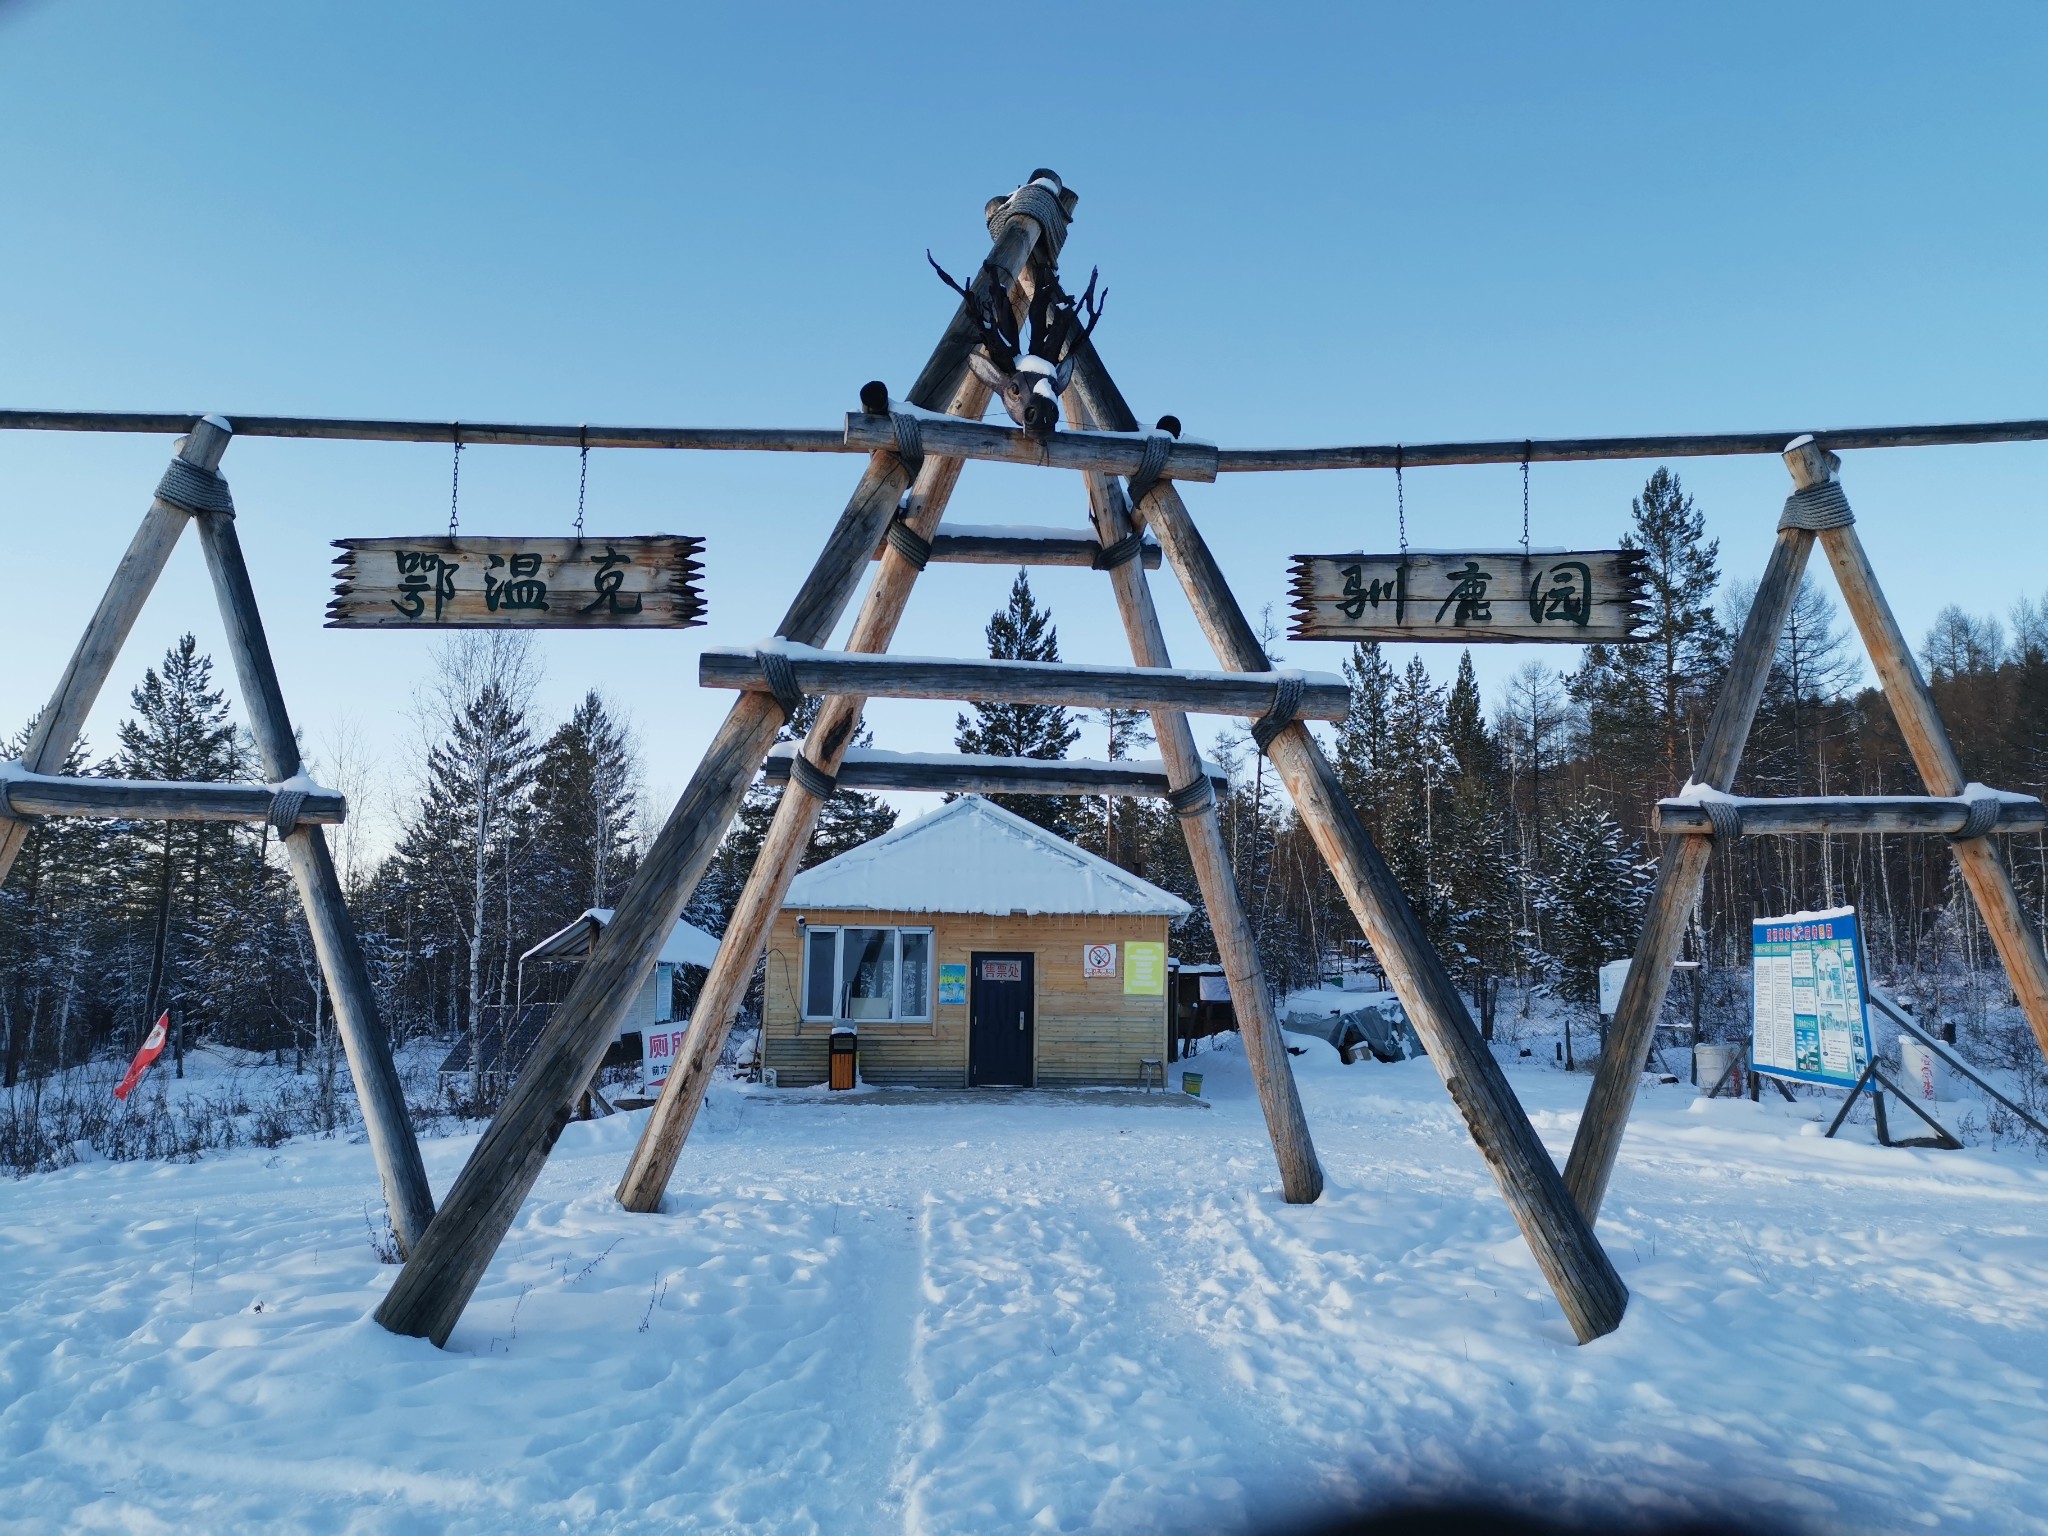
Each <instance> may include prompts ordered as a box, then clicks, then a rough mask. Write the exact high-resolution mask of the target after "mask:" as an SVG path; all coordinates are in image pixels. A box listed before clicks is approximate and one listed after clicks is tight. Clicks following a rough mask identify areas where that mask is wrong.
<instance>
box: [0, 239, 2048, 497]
mask: <svg viewBox="0 0 2048 1536" xmlns="http://www.w3.org/2000/svg"><path fill="white" fill-rule="evenodd" d="M1012 239H1013V241H1014V242H1016V243H1017V244H1022V243H1023V235H1022V232H1021V229H1015V228H1013V230H1012ZM1015 278H1016V273H1015V271H1014V270H1012V271H1011V274H1010V281H1012V282H1014V281H1015ZM963 334H964V336H965V340H966V343H967V345H968V346H970V347H971V346H972V344H973V342H974V340H975V336H974V332H973V327H972V325H971V323H970V324H969V325H967V326H966V328H965V330H964V332H963ZM965 358H966V353H965V351H964V350H963V351H962V352H961V353H960V354H959V359H958V367H959V368H961V369H964V368H965V367H966V361H965ZM923 382H924V381H922V380H920V385H922V384H923ZM958 382H959V380H958V377H957V375H952V376H949V380H948V382H947V384H946V387H944V388H937V387H934V388H931V389H925V388H922V387H920V388H917V389H913V390H912V391H911V394H910V397H909V398H911V399H913V400H921V401H933V400H936V401H941V402H943V401H944V400H946V399H949V398H950V397H951V394H952V389H953V388H954V387H955V386H957V384H958ZM936 408H937V407H936V406H934V407H932V409H936ZM193 418H194V413H193V412H190V411H42V410H0V431H23V432H165V433H174V432H182V431H184V430H185V429H186V427H187V426H189V425H190V424H191V422H192V420H193ZM234 423H235V433H236V435H237V436H239V437H284V438H315V439H323V440H327V441H343V442H373V443H454V442H462V443H491V444H506V445H516V446H523V447H537V448H575V447H579V446H583V445H585V444H587V445H588V446H589V447H592V448H669V449H682V450H685V451H706V452H772V453H861V452H866V451H868V450H866V449H863V448H861V447H858V446H856V445H854V444H852V443H849V442H847V440H846V433H845V429H844V428H841V427H605V426H572V425H555V426H541V425H525V424H520V423H517V422H502V421H390V420H379V419H375V418H370V417H352V416H258V415H255V414H253V413H250V414H243V413H241V412H237V413H235V415H234ZM1793 435H1794V434H1793V433H1791V432H1787V431H1782V430H1781V431H1775V432H1690V433H1667V434H1665V435H1662V436H1655V437H1569V438H1542V437H1539V438H1533V439H1526V440H1525V439H1523V438H1508V439H1504V440H1496V441H1492V442H1470V443H1363V444H1354V445H1347V446H1337V447H1326V448H1224V449H1221V450H1219V452H1218V456H1217V466H1216V467H1217V469H1218V471H1219V472H1220V473H1222V474H1246V473H1263V472H1271V471H1287V470H1318V469H1392V468H1393V467H1394V466H1395V465H1396V464H1401V465H1404V466H1406V467H1407V468H1409V469H1422V468H1426V467H1429V466H1432V465H1456V464H1519V463H1521V462H1522V461H1523V459H1524V458H1526V459H1527V460H1528V461H1529V462H1530V463H1532V464H1561V463H1566V464H1568V463H1585V462H1590V461H1595V460H1603V459H1681V458H1712V457H1719V456H1725V455H1730V454H1767V453H1777V452H1778V451H1779V450H1780V449H1781V448H1783V446H1784V444H1785V443H1786V442H1787V441H1788V440H1789V439H1790V438H1791V437H1792V436H1793ZM1821 436H1822V437H1824V438H1825V439H1826V440H1827V441H1828V442H1830V443H1832V444H1834V445H1835V447H1837V448H1842V449H1850V448H1926V447H1938V446H1943V445H1948V446H1957V445H1970V444H1978V443H2033V442H2040V441H2042V440H2044V439H2048V420H2043V419H2039V418H2036V419H2032V420H2023V421H1965V422H1949V423H1942V424H1935V425H1928V426H1903V427H1839V428H1836V429H1834V430H1833V431H1829V432H1824V433H1822V434H1821Z"/></svg>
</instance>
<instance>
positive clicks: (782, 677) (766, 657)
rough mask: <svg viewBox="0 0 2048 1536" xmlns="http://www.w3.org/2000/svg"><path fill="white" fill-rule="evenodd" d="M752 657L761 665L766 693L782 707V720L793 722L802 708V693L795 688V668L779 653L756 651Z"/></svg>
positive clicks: (786, 657) (799, 689) (785, 656)
mask: <svg viewBox="0 0 2048 1536" xmlns="http://www.w3.org/2000/svg"><path fill="white" fill-rule="evenodd" d="M754 656H755V659H757V660H758V661H759V662H760V663H761V675H762V676H763V677H764V678H766V679H767V680H768V691H769V692H770V693H771V694H773V695H774V696H775V702H776V703H777V704H779V705H781V706H782V717H783V719H785V720H794V719H795V718H796V717H797V712H798V711H799V710H801V709H802V708H803V707H804V691H803V689H802V688H800V687H798V686H797V681H796V668H795V667H794V666H792V665H791V664H790V660H789V657H788V656H787V655H785V654H784V653H783V652H781V651H777V650H758V651H756V652H754Z"/></svg>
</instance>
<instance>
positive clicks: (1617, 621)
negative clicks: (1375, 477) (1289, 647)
mask: <svg viewBox="0 0 2048 1536" xmlns="http://www.w3.org/2000/svg"><path fill="white" fill-rule="evenodd" d="M1289 586H1290V590H1291V593H1292V601H1293V606H1294V627H1293V629H1291V630H1290V631H1289V635H1290V636H1291V638H1293V639H1296V640H1455V641H1459V642H1463V643H1470V642H1473V641H1488V640H1499V641H1513V642H1516V643H1521V644H1526V643H1528V642H1530V641H1535V642H1538V643H1543V642H1546V641H1547V642H1551V643H1555V644H1562V645H1589V644H1591V643H1592V642H1594V641H1596V640H1604V641H1609V642H1612V641H1629V640H1636V639H1639V638H1641V636H1640V635H1639V634H1638V632H1637V631H1638V629H1639V627H1640V626H1641V623H1642V619H1643V610H1644V597H1643V557H1642V555H1641V553H1640V552H1638V551H1636V550H1628V549H1595V550H1576V551H1571V552H1567V553H1558V552H1550V553H1533V554H1528V555H1524V554H1523V553H1522V552H1521V551H1520V550H1515V551H1512V552H1510V553H1508V554H1491V553H1485V552H1479V553H1473V554H1465V553H1459V554H1447V553H1444V552H1442V551H1434V550H1433V551H1430V552H1427V553H1424V552H1422V551H1419V550H1410V551H1409V552H1408V553H1407V554H1405V555H1399V554H1395V555H1296V556H1295V557H1294V568H1293V575H1292V577H1291V579H1290V582H1289Z"/></svg>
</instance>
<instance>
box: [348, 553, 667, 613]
mask: <svg viewBox="0 0 2048 1536" xmlns="http://www.w3.org/2000/svg"><path fill="white" fill-rule="evenodd" d="M334 545H335V548H337V549H339V550H340V551H341V553H340V554H339V555H337V556H336V557H335V561H334V564H335V573H334V575H335V581H334V597H333V598H332V600H330V601H329V603H328V605H327V627H328V628H329V629H454V628H461V629H489V628H495V629H688V628H690V627H691V626H693V625H697V624H702V623H703V622H704V593H703V589H702V588H701V586H700V585H699V579H700V578H701V576H702V575H703V564H702V562H701V561H699V560H698V558H697V557H698V555H699V554H701V553H702V552H703V549H704V541H703V540H702V539H695V538H684V537H681V536H678V535H675V534H667V533H654V534H645V535H641V536H638V537H634V538H623V539H602V538H586V539H522V538H491V537H487V536H484V535H479V534H462V535H460V536H457V537H453V538H451V537H449V536H448V535H446V534H429V535H428V536H426V537H425V538H417V539H405V538H398V539H336V540H335V541H334Z"/></svg>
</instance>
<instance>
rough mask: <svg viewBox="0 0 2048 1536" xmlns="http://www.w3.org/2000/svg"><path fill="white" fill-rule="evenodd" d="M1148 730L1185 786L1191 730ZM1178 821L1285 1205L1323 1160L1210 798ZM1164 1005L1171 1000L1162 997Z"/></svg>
mask: <svg viewBox="0 0 2048 1536" xmlns="http://www.w3.org/2000/svg"><path fill="white" fill-rule="evenodd" d="M1064 404H1065V408H1066V412H1067V417H1068V420H1069V421H1073V422H1076V423H1086V422H1087V421H1088V417H1087V416H1086V415H1084V414H1083V407H1082V404H1081V401H1080V399H1079V397H1077V396H1076V395H1074V394H1073V392H1072V391H1071V390H1070V391H1069V392H1068V394H1067V397H1066V399H1065V401H1064ZM1084 478H1085V479H1086V481H1087V483H1088V506H1089V511H1090V513H1091V515H1092V516H1093V518H1094V521H1095V536H1096V538H1097V539H1098V540H1099V541H1101V543H1103V544H1104V545H1110V544H1114V543H1116V542H1117V541H1118V540H1120V539H1123V538H1125V537H1127V536H1128V535H1129V534H1130V532H1131V528H1132V525H1131V516H1130V513H1129V512H1128V511H1127V510H1126V509H1125V508H1126V503H1125V499H1124V493H1123V490H1122V487H1120V486H1119V485H1118V484H1117V482H1116V481H1114V480H1112V479H1111V478H1110V477H1109V476H1108V475H1106V474H1101V473H1095V472H1091V473H1089V474H1087V475H1086V476H1084ZM1109 576H1110V585H1111V586H1112V587H1113V588H1114V590H1115V593H1116V605H1117V611H1118V613H1119V614H1121V615H1122V617H1123V622H1124V633H1125V635H1126V636H1127V637H1128V638H1129V640H1130V642H1131V660H1133V661H1134V662H1136V663H1137V664H1138V665H1139V666H1141V667H1151V668H1170V667H1171V666H1172V665H1173V658H1172V656H1171V655H1170V654H1169V653H1168V651H1167V647H1166V632H1165V630H1163V629H1162V628H1161V627H1160V624H1159V611H1158V609H1157V608H1155V607H1154V606H1153V603H1152V588H1151V586H1150V585H1149V584H1148V583H1147V582H1146V580H1145V573H1144V570H1143V569H1142V568H1141V567H1140V566H1139V564H1138V562H1137V561H1135V560H1126V561H1125V562H1123V563H1122V564H1121V565H1119V566H1117V567H1116V568H1115V569H1114V570H1112V571H1111V572H1110V573H1109ZM1347 703H1348V700H1347ZM1152 734H1153V735H1154V736H1155V737H1157V738H1158V741H1159V755H1160V756H1161V757H1162V758H1164V759H1165V761H1166V770H1167V777H1168V778H1169V779H1171V780H1172V782H1173V783H1174V784H1175V785H1181V784H1193V783H1195V782H1196V781H1197V780H1199V779H1201V778H1202V777H1203V772H1204V770H1203V766H1202V754H1201V753H1200V751H1199V750H1197V748H1196V746H1195V733H1194V731H1193V729H1192V728H1191V727H1190V726H1189V725H1188V717H1187V716H1186V715H1185V714H1184V713H1182V712H1181V711H1179V710H1171V709H1155V710H1153V711H1152ZM1179 820H1180V825H1181V832H1182V834H1183V835H1184V836H1185V838H1186V840H1187V846H1188V861H1189V862H1190V863H1191V864H1192V865H1193V866H1194V871H1195V882H1196V884H1197V885H1198V886H1200V888H1201V892H1202V903H1203V905H1204V906H1205V907H1206V908H1207V909H1208V913H1209V928H1210V931H1211V932H1212V933H1214V934H1215V936H1216V952H1217V954H1218V955H1219V956H1221V957H1222V960H1223V972H1224V975H1225V976H1226V977H1227V978H1228V980H1229V983H1230V996H1231V1000H1232V1002H1233V1004H1234V1005H1235V1009H1236V1013H1237V1022H1238V1031H1239V1033H1240V1035H1241V1036H1242V1038H1243V1040H1244V1054H1245V1060H1246V1062H1247V1063H1248V1064H1249V1065H1250V1067H1251V1071H1252V1082H1253V1084H1254V1085H1255V1086H1256V1087H1257V1088H1258V1091H1259V1107H1260V1109H1261V1110H1262V1111H1263V1112H1264V1114H1265V1117H1266V1135H1267V1137H1268V1138H1269V1139H1270V1140H1271V1141H1272V1143H1273V1157H1274V1159H1275V1160H1276V1161H1277V1162H1278V1163H1279V1165H1280V1192H1281V1196H1282V1198H1284V1199H1285V1200H1286V1201H1287V1203H1288V1204H1290V1205H1312V1204H1313V1203H1314V1202H1315V1201H1316V1199H1317V1198H1318V1197H1319V1196H1321V1194H1322V1192H1323V1168H1322V1164H1321V1162H1320V1161H1319V1160H1318V1159H1317V1157H1316V1148H1315V1142H1314V1140H1313V1138H1312V1137H1311V1136H1310V1135H1309V1129H1308V1116H1307V1115H1306V1114H1305V1113H1303V1111H1302V1107H1301V1093H1300V1091H1299V1090H1298V1089H1297V1088H1296V1086H1295V1082H1294V1071H1293V1068H1291V1067H1290V1066H1289V1065H1288V1063H1287V1042H1286V1041H1285V1040H1284V1039H1282V1038H1281V1034H1280V1020H1279V1018H1278V1017H1277V1016H1276V1015H1275V1014H1274V1012H1273V993H1272V989H1271V988H1269V987H1268V986H1267V985H1266V975H1265V968H1264V967H1263V966H1262V965H1260V964H1259V951H1258V945H1257V943H1256V942H1255V940H1254V939H1253V936H1252V925H1251V923H1250V921H1249V920H1247V918H1246V917H1245V914H1244V905H1243V903H1242V902H1240V901H1239V900H1238V891H1237V880H1236V877H1235V876H1234V875H1233V873H1232V871H1231V868H1230V855H1229V852H1228V850H1227V849H1226V848H1225V847H1224V843H1223V828H1222V825H1221V823H1220V822H1219V821H1218V820H1217V816H1216V803H1215V800H1214V798H1213V797H1212V798H1211V799H1210V801H1209V804H1208V806H1207V807H1206V808H1205V809H1203V810H1202V811H1200V812H1198V813H1196V814H1192V815H1185V816H1181V817H1180V818H1179ZM1169 992H1170V989H1169ZM1168 1006H1169V1008H1170V1007H1171V1001H1170V1000H1169V1003H1168Z"/></svg>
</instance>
